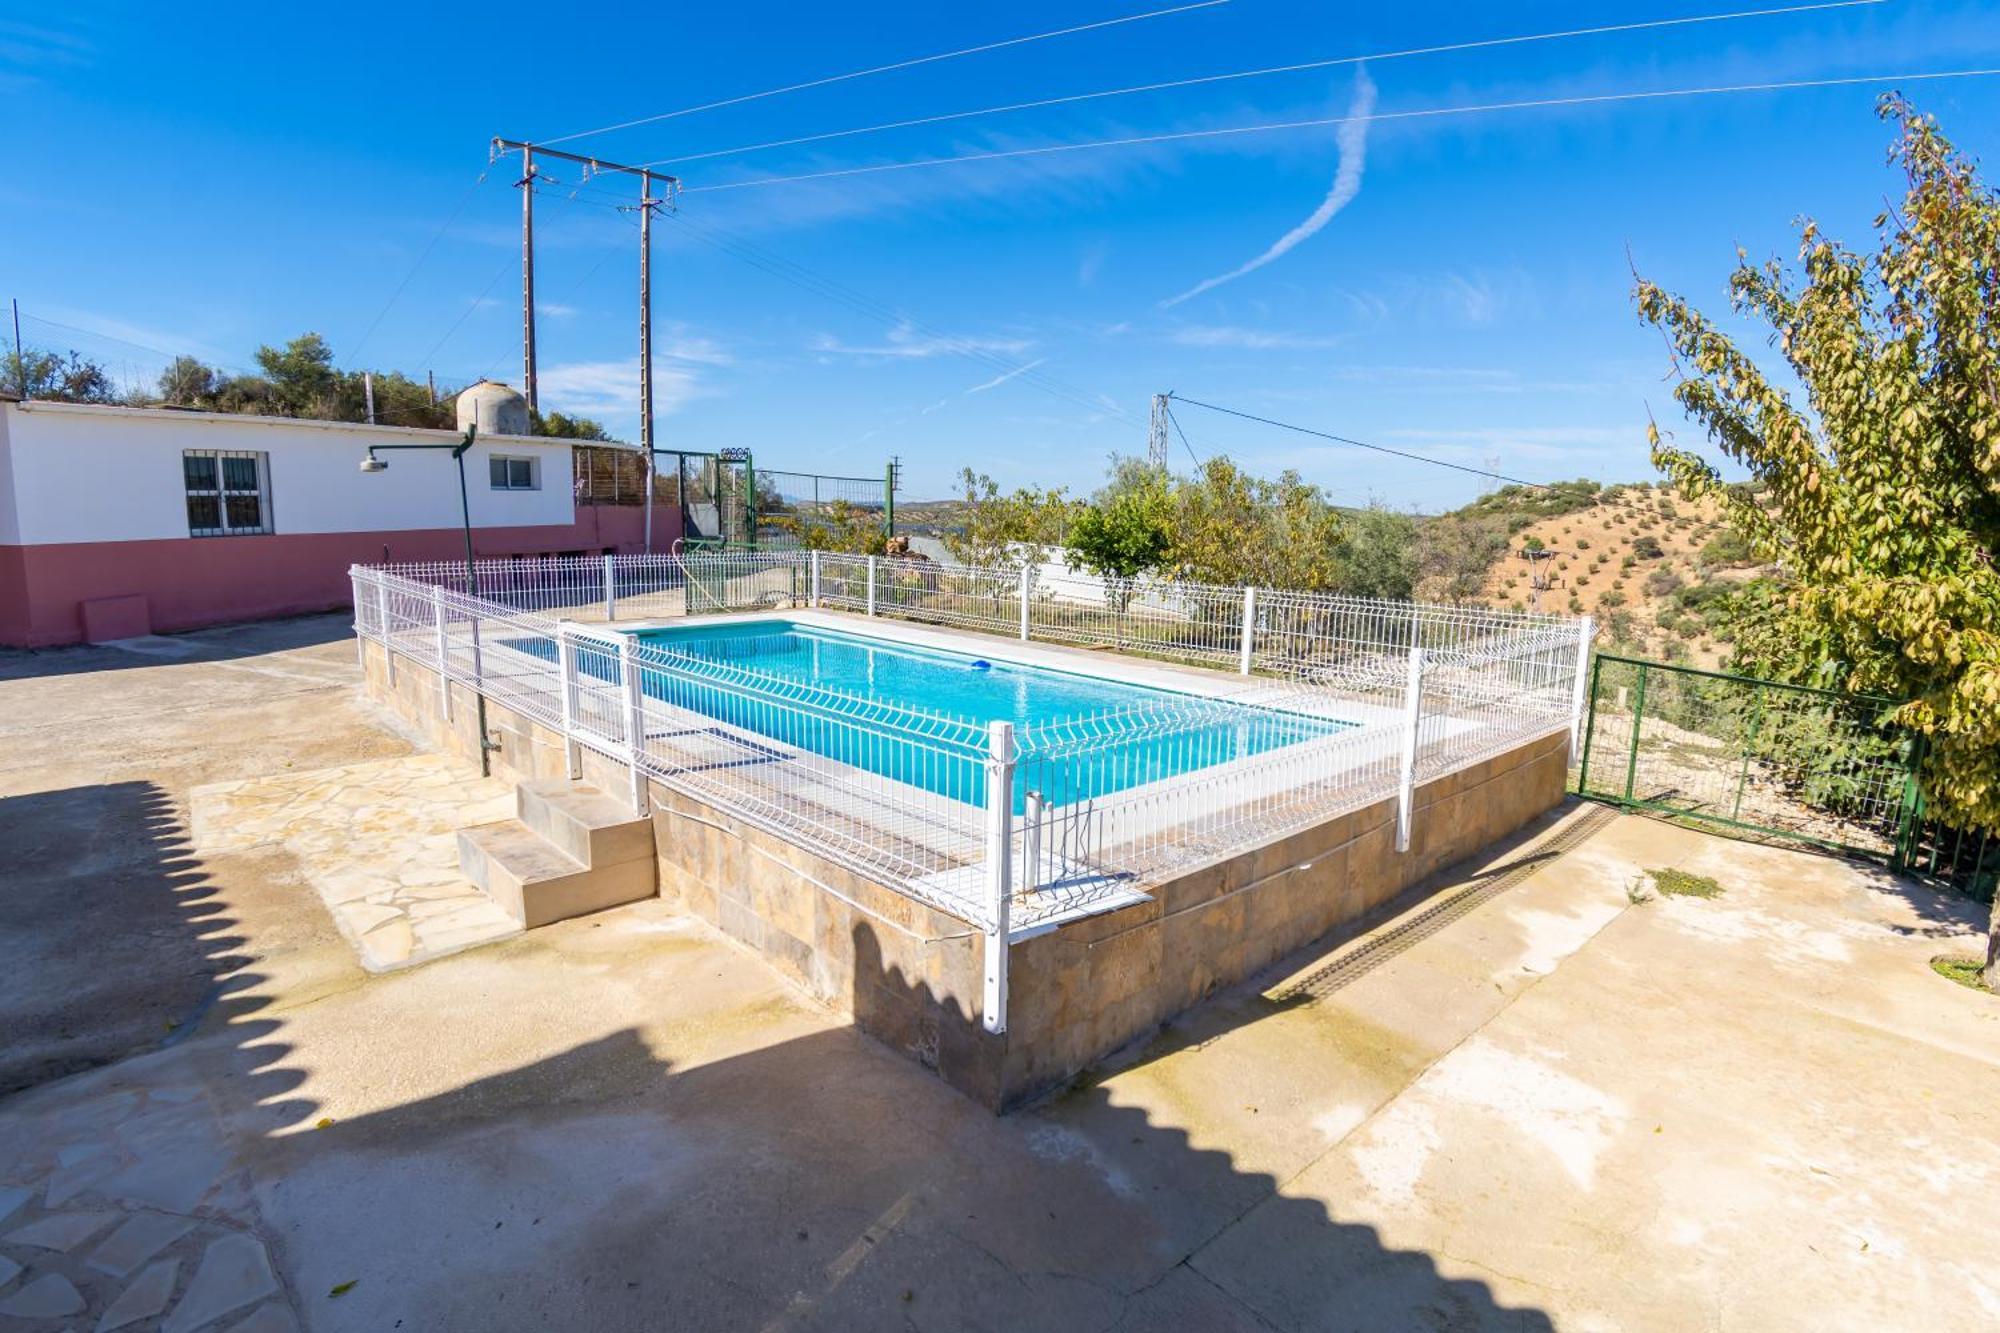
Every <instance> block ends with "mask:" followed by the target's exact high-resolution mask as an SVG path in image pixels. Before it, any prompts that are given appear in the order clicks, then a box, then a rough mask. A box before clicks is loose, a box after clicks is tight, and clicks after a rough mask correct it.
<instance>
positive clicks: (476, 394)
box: [458, 380, 529, 435]
mask: <svg viewBox="0 0 2000 1333" xmlns="http://www.w3.org/2000/svg"><path fill="white" fill-rule="evenodd" d="M467 426H477V427H479V433H480V434H481V435H526V434H528V432H529V428H528V400H527V399H526V398H523V397H522V396H521V395H520V394H519V393H516V392H515V391H514V390H513V389H510V388H508V387H507V386H506V385H504V384H500V383H497V382H495V381H493V380H481V381H479V383H477V384H473V385H469V386H467V388H466V389H465V390H464V391H463V392H461V393H460V394H459V395H458V428H459V429H460V430H464V429H465V428H466V427H467Z"/></svg>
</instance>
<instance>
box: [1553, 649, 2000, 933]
mask: <svg viewBox="0 0 2000 1333" xmlns="http://www.w3.org/2000/svg"><path fill="white" fill-rule="evenodd" d="M1896 707H1897V701H1896V700H1893V699H1886V698H1882V697H1880V696H1876V695H1865V694H1844V693H1841V692H1839V691H1836V690H1822V689H1814V688H1811V687H1809V686H1804V685H1786V684H1782V683H1780V682H1777V681H1770V680H1758V679H1756V678H1754V677H1750V676H1737V675H1730V674H1728V673H1726V672H1720V671H1703V670H1700V669H1698V668H1695V667H1687V666H1675V665H1672V664H1670V663H1666V662H1649V661H1642V660H1640V659H1638V658H1630V657H1617V656H1613V655H1610V654H1600V655H1599V656H1598V657H1597V659H1596V661H1595V663H1594V664H1593V666H1592V668H1591V673H1590V698H1589V708H1588V716H1587V718H1586V720H1585V723H1584V736H1583V747H1582V753H1581V758H1580V767H1579V769H1578V773H1577V791H1578V792H1579V794H1581V795H1584V796H1589V797H1593V798H1595V799H1598V800H1603V801H1609V802H1611V803H1613V804H1615V805H1619V806H1623V807H1625V808H1627V809H1633V810H1647V811H1653V812H1656V813H1660V814H1664V815H1667V816H1670V817H1672V818H1674V819H1680V820H1688V821H1692V822H1695V823H1699V824H1702V825H1706V826H1710V827H1714V828H1718V829H1725V830H1734V831H1738V832H1742V833H1746V834H1754V835H1758V836H1764V837H1773V838H1780V839H1786V840H1789V841H1794V842H1800V843H1806V844H1810V845H1812V846H1816V847H1822V848H1826V849H1828V850H1831V851H1838V852H1843V853H1846V854H1849V855H1854V856H1860V857H1865V858H1867V859H1869V860H1872V861H1879V862H1881V863H1882V864H1884V865H1888V866H1890V867H1892V868H1895V869H1899V870H1909V871H1912V872H1914V873H1917V874H1921V875H1924V876H1925V877H1927V878H1932V879H1936V880H1939V881H1942V882H1944V883H1947V884H1949V885H1951V886H1952V887H1955V888H1959V889H1962V890H1964V891H1966V892H1969V893H1972V894H1973V895H1975V896H1978V897H1987V896H1990V895H1991V893H1992V891H1993V884H1994V880H1995V877H1996V874H2000V838H1996V837H1995V836H1994V835H1993V833H1992V831H1991V830H1977V829H1953V828H1949V827H1946V826H1943V825H1940V824H1938V823H1936V822H1935V821H1932V820H1929V819H1928V818H1927V817H1926V814H1925V810H1924V801H1923V794H1922V791H1921V788H1920V785H1919V783H1918V773H1919V772H1920V770H1921V768H1922V765H1923V757H1924V750H1923V744H1924V742H1923V737H1921V736H1919V735H1917V734H1915V733H1913V732H1910V731H1908V730H1906V729H1904V728H1902V727H1898V726H1896V725H1894V724H1892V723H1890V722H1889V721H1887V718H1888V716H1889V714H1890V713H1891V712H1893V711H1894V710H1895V708H1896Z"/></svg>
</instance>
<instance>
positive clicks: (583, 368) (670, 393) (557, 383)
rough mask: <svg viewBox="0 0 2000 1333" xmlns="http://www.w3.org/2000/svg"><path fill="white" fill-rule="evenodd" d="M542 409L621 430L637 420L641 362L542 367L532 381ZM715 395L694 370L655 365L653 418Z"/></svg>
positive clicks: (609, 362) (564, 364)
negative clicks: (573, 415) (595, 420)
mask: <svg viewBox="0 0 2000 1333" xmlns="http://www.w3.org/2000/svg"><path fill="white" fill-rule="evenodd" d="M535 386H536V389H537V393H538V396H539V398H540V400H541V403H542V405H543V406H544V407H548V408H553V409H554V410H556V411H559V412H570V413H578V414H581V415H583V416H588V417H597V418H599V419H600V420H604V421H605V422H606V423H607V424H615V425H617V426H621V427H622V426H623V424H624V423H627V422H635V421H637V420H638V413H639V358H637V357H627V358H625V359H623V360H618V361H571V362H566V363H563V364H560V365H553V366H543V367H542V368H541V369H540V371H539V372H538V373H537V374H536V377H535ZM713 392H714V390H713V389H712V388H710V387H709V386H708V385H706V384H704V383H703V382H702V379H701V377H700V376H699V375H698V374H697V373H696V372H695V371H694V370H692V369H688V368H685V367H681V366H674V365H666V366H662V365H661V364H660V358H659V357H658V356H657V355H656V356H655V358H654V362H653V415H654V416H655V418H658V417H664V416H670V415H672V414H673V413H675V412H677V411H679V410H680V409H681V408H683V407H685V406H687V404H689V403H691V402H693V401H694V400H695V399H697V398H706V397H708V396H710V395H711V394H712V393H713Z"/></svg>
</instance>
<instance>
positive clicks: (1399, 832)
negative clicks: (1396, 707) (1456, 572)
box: [1396, 643, 1424, 852]
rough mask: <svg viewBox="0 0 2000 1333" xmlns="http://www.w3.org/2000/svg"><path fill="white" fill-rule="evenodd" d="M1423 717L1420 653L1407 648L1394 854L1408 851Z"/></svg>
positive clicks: (1422, 654)
mask: <svg viewBox="0 0 2000 1333" xmlns="http://www.w3.org/2000/svg"><path fill="white" fill-rule="evenodd" d="M1423 717H1424V650H1423V649H1422V648H1420V647H1418V646H1417V645H1416V644H1414V643H1412V644H1411V645H1410V675H1409V679H1408V681H1407V682H1406V683H1405V684H1404V686H1403V756H1402V764H1401V766H1400V768H1401V771H1400V772H1399V773H1398V775H1397V778H1396V850H1397V851H1399V852H1407V851H1409V850H1410V816H1411V814H1412V813H1413V811H1414V807H1415V805H1416V800H1417V741H1418V739H1419V736H1418V732H1419V730H1420V729H1421V727H1422V725H1423Z"/></svg>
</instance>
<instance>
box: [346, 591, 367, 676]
mask: <svg viewBox="0 0 2000 1333" xmlns="http://www.w3.org/2000/svg"><path fill="white" fill-rule="evenodd" d="M347 582H348V584H349V585H350V586H352V587H353V589H354V665H355V666H356V667H358V668H360V669H361V670H363V671H366V670H367V669H368V612H367V610H366V608H364V607H363V606H362V596H361V589H362V587H363V586H364V585H363V584H362V582H361V570H360V567H359V566H355V565H350V566H348V569H347Z"/></svg>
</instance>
